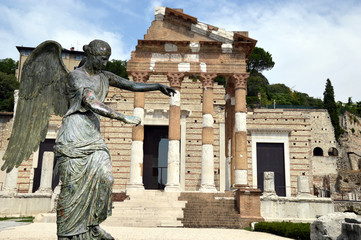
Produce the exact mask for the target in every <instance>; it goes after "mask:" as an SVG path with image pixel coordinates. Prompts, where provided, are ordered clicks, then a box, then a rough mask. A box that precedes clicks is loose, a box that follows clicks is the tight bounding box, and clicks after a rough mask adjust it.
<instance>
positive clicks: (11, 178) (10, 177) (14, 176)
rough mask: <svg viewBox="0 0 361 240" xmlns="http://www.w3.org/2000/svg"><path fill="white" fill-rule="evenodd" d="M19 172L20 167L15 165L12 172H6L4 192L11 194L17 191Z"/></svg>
mask: <svg viewBox="0 0 361 240" xmlns="http://www.w3.org/2000/svg"><path fill="white" fill-rule="evenodd" d="M18 172H19V168H15V167H14V168H13V170H11V172H9V173H6V176H5V184H4V187H3V192H5V193H9V194H14V193H16V192H17V183H18Z"/></svg>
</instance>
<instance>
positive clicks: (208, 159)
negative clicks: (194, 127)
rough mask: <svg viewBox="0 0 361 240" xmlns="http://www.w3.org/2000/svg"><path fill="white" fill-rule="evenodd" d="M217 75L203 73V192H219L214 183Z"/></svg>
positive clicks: (201, 188)
mask: <svg viewBox="0 0 361 240" xmlns="http://www.w3.org/2000/svg"><path fill="white" fill-rule="evenodd" d="M216 77H217V74H214V73H202V74H201V75H200V80H201V82H202V83H203V106H202V113H203V119H202V175H201V187H200V189H199V191H201V192H217V189H216V188H215V185H214V154H213V141H214V136H213V122H214V120H213V81H214V79H215V78H216Z"/></svg>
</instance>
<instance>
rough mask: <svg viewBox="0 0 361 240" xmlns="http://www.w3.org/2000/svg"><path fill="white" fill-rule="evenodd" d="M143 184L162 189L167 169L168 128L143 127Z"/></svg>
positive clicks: (149, 187)
mask: <svg viewBox="0 0 361 240" xmlns="http://www.w3.org/2000/svg"><path fill="white" fill-rule="evenodd" d="M143 148H144V160H143V184H144V188H145V189H164V187H165V185H166V183H167V168H168V126H144V147H143Z"/></svg>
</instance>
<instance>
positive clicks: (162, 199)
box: [106, 190, 187, 227]
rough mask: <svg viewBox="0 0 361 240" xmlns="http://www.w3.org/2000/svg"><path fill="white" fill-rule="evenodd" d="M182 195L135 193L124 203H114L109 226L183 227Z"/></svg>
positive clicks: (158, 192)
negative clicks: (180, 198) (180, 197)
mask: <svg viewBox="0 0 361 240" xmlns="http://www.w3.org/2000/svg"><path fill="white" fill-rule="evenodd" d="M179 196H180V193H176V192H163V191H148V190H146V191H139V192H137V191H135V192H131V193H129V198H128V199H126V200H124V201H123V202H115V203H113V214H112V216H111V217H109V218H108V219H107V221H106V222H107V223H106V224H108V225H112V226H132V227H163V226H167V227H182V226H183V224H182V222H181V221H180V220H178V219H182V218H183V210H182V209H183V208H185V205H186V203H187V202H186V201H179V200H178V198H179Z"/></svg>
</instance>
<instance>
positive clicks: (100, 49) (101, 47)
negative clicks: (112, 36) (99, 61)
mask: <svg viewBox="0 0 361 240" xmlns="http://www.w3.org/2000/svg"><path fill="white" fill-rule="evenodd" d="M83 50H84V52H85V55H86V56H89V55H95V56H99V55H109V56H110V54H111V52H112V50H111V48H110V46H109V44H108V43H107V42H105V41H103V40H98V39H96V40H93V41H91V42H90V43H89V44H88V45H84V46H83Z"/></svg>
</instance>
